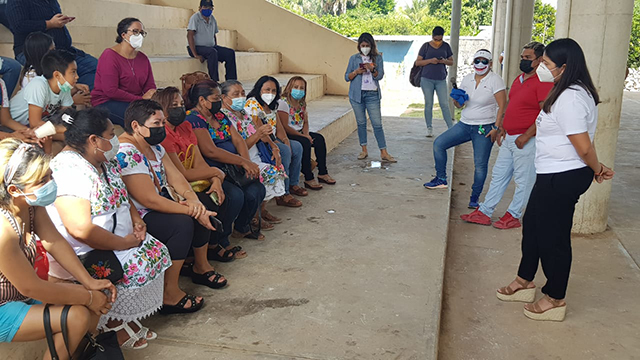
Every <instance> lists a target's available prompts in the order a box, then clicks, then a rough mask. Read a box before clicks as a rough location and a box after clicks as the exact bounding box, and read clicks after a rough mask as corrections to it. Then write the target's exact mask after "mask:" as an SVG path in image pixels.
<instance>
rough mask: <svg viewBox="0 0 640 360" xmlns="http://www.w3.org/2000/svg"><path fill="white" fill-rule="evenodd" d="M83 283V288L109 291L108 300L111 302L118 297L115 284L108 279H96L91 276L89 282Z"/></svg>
mask: <svg viewBox="0 0 640 360" xmlns="http://www.w3.org/2000/svg"><path fill="white" fill-rule="evenodd" d="M83 285H84V288H85V289H87V290H89V291H99V292H102V291H104V290H106V291H107V292H109V297H108V301H109V302H110V303H112V304H113V303H114V302H116V299H117V298H118V291H117V290H116V287H115V285H113V284H112V283H111V281H109V280H97V279H93V278H91V282H89V283H87V284H83ZM93 295H95V294H93ZM103 295H104V294H103ZM94 300H95V298H94Z"/></svg>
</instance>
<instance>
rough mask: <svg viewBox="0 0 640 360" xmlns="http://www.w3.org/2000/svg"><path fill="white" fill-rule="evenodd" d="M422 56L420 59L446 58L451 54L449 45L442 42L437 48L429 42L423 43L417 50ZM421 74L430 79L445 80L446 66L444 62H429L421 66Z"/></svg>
mask: <svg viewBox="0 0 640 360" xmlns="http://www.w3.org/2000/svg"><path fill="white" fill-rule="evenodd" d="M418 55H419V56H422V60H427V59H432V58H443V59H448V58H450V57H452V56H453V51H451V46H449V44H448V43H446V42H442V45H440V47H439V48H437V49H436V48H434V47H433V46H431V44H429V42H426V43H424V45H422V47H421V48H420V51H419V52H418ZM421 76H422V77H423V78H427V79H430V80H445V79H446V78H447V66H446V65H445V64H429V65H425V66H423V67H422V73H421Z"/></svg>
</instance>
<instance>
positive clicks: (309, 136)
mask: <svg viewBox="0 0 640 360" xmlns="http://www.w3.org/2000/svg"><path fill="white" fill-rule="evenodd" d="M302 136H304V137H306V138H307V139H309V141H310V142H311V144H313V138H312V137H311V135H309V134H303V135H302Z"/></svg>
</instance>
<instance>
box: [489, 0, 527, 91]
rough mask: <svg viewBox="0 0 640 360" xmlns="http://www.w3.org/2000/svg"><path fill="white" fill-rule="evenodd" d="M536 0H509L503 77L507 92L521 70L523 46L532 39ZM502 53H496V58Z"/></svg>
mask: <svg viewBox="0 0 640 360" xmlns="http://www.w3.org/2000/svg"><path fill="white" fill-rule="evenodd" d="M534 3H535V0H508V1H507V7H506V21H505V38H504V61H503V62H502V65H503V66H504V69H503V70H502V79H504V83H505V85H507V93H508V92H509V89H510V88H511V83H512V82H513V79H515V78H516V76H518V75H519V74H520V73H521V71H520V53H521V52H522V47H523V46H524V45H525V44H527V43H528V42H530V41H531V32H532V29H533V26H532V25H533V5H534ZM496 56H500V54H494V58H496Z"/></svg>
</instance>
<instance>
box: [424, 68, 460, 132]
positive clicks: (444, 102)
mask: <svg viewBox="0 0 640 360" xmlns="http://www.w3.org/2000/svg"><path fill="white" fill-rule="evenodd" d="M420 88H421V89H422V93H423V94H424V120H425V121H426V122H427V128H428V129H433V92H434V91H435V92H436V94H437V95H438V103H439V105H440V110H442V117H443V118H444V122H446V123H447V127H448V128H449V129H451V127H452V126H453V121H452V120H451V111H449V88H448V87H447V80H431V79H427V78H424V77H423V78H420Z"/></svg>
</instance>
